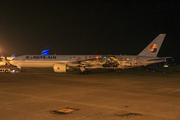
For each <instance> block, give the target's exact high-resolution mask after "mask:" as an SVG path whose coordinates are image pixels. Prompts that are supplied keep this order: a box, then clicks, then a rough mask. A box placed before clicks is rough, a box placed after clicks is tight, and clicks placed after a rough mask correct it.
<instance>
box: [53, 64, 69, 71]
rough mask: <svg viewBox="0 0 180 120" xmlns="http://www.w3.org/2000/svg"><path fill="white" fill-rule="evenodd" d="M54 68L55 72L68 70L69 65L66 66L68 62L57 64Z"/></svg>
mask: <svg viewBox="0 0 180 120" xmlns="http://www.w3.org/2000/svg"><path fill="white" fill-rule="evenodd" d="M53 69H54V72H66V70H67V69H68V67H67V66H66V64H55V65H54V67H53Z"/></svg>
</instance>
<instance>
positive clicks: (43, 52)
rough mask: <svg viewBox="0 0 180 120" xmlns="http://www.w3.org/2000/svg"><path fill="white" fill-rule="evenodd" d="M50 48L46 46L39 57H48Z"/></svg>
mask: <svg viewBox="0 0 180 120" xmlns="http://www.w3.org/2000/svg"><path fill="white" fill-rule="evenodd" d="M50 48H51V47H50V46H47V47H46V48H45V49H44V50H43V51H42V52H41V55H49V52H50Z"/></svg>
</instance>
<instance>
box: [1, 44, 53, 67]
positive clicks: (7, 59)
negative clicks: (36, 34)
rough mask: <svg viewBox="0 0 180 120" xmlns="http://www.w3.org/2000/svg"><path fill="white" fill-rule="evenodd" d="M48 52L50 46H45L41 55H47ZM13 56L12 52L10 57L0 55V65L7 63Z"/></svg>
mask: <svg viewBox="0 0 180 120" xmlns="http://www.w3.org/2000/svg"><path fill="white" fill-rule="evenodd" d="M49 52H50V46H47V47H46V48H45V49H44V50H43V51H42V52H41V55H49ZM14 58H15V54H13V55H12V56H11V57H3V56H1V57H0V66H3V65H7V64H9V61H10V60H13V59H14Z"/></svg>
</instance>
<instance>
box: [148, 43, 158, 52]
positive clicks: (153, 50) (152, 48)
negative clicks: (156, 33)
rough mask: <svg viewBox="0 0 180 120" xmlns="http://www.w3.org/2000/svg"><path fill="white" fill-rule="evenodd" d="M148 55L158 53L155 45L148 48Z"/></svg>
mask: <svg viewBox="0 0 180 120" xmlns="http://www.w3.org/2000/svg"><path fill="white" fill-rule="evenodd" d="M149 51H150V53H156V52H157V51H158V46H157V45H156V44H152V45H150V46H149Z"/></svg>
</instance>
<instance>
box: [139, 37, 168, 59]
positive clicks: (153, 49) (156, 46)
mask: <svg viewBox="0 0 180 120" xmlns="http://www.w3.org/2000/svg"><path fill="white" fill-rule="evenodd" d="M165 36H166V34H159V35H158V36H157V37H156V38H155V39H154V40H153V41H152V42H151V43H150V44H149V45H148V46H147V47H146V48H145V49H144V50H143V51H142V52H141V53H139V56H149V57H156V56H157V54H158V52H159V50H160V48H161V45H162V42H163V40H164V38H165Z"/></svg>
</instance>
